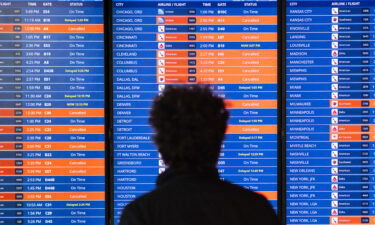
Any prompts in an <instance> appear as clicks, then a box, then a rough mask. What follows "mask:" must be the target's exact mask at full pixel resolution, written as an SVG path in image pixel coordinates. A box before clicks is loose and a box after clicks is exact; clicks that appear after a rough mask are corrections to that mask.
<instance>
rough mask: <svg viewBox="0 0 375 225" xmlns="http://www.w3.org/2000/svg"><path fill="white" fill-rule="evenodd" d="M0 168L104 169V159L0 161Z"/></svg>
mask: <svg viewBox="0 0 375 225" xmlns="http://www.w3.org/2000/svg"><path fill="white" fill-rule="evenodd" d="M21 162H22V164H21V165H19V163H21ZM17 163H18V166H17V165H16V164H17ZM0 167H7V168H9V167H14V168H21V167H22V168H27V167H74V168H78V167H85V168H86V167H104V159H74V158H73V159H17V160H15V159H0Z"/></svg>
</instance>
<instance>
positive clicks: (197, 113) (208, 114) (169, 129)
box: [149, 85, 229, 171]
mask: <svg viewBox="0 0 375 225" xmlns="http://www.w3.org/2000/svg"><path fill="white" fill-rule="evenodd" d="M228 118H229V112H228V111H227V110H226V108H225V104H224V100H223V99H222V98H220V97H217V96H215V95H214V94H213V93H212V92H211V90H210V87H209V86H202V85H179V86H167V87H166V88H165V90H164V91H163V93H162V94H161V95H160V96H158V97H156V98H155V100H154V103H153V106H152V110H151V116H150V120H149V121H150V124H151V125H152V126H153V127H154V130H155V136H154V141H155V144H156V145H157V147H158V149H159V152H160V154H161V156H162V158H163V160H164V162H165V164H166V165H168V166H169V167H170V168H173V169H176V170H196V171H204V170H206V169H209V168H215V167H216V163H217V161H218V158H219V155H220V149H221V144H222V141H223V140H224V137H225V130H226V127H227V120H228Z"/></svg>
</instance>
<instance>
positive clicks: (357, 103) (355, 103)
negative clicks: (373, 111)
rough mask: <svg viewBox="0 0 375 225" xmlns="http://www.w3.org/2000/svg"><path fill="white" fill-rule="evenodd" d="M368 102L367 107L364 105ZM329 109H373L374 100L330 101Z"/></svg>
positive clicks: (374, 105)
mask: <svg viewBox="0 0 375 225" xmlns="http://www.w3.org/2000/svg"><path fill="white" fill-rule="evenodd" d="M366 102H368V104H367V105H364V104H365V103H366ZM330 107H331V108H363V107H369V108H374V107H375V100H330Z"/></svg>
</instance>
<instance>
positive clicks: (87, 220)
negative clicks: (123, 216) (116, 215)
mask: <svg viewBox="0 0 375 225" xmlns="http://www.w3.org/2000/svg"><path fill="white" fill-rule="evenodd" d="M104 130H105V129H104V29H103V2H102V1H18V0H13V1H0V224H4V225H15V224H25V225H26V224H56V225H61V224H95V225H103V224H105V221H106V220H105V161H104V159H105V155H104V148H105V145H104V140H105V137H104Z"/></svg>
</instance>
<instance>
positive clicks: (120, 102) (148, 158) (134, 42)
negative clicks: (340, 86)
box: [113, 1, 278, 222]
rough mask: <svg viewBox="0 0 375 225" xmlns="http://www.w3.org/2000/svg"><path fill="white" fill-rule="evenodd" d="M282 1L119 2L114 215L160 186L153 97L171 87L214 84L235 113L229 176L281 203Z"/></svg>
mask: <svg viewBox="0 0 375 225" xmlns="http://www.w3.org/2000/svg"><path fill="white" fill-rule="evenodd" d="M277 37H278V36H277V2H276V1H243V2H235V1H114V2H113V58H114V59H113V70H114V72H113V80H114V86H113V93H114V107H113V108H114V209H115V212H114V216H115V222H116V221H117V220H118V218H119V216H120V215H121V211H122V208H123V207H124V206H125V205H126V204H127V203H129V202H130V201H131V200H133V199H134V198H136V197H138V196H140V195H142V194H144V193H145V192H146V191H150V190H152V189H153V188H154V187H155V181H156V177H157V176H158V174H159V173H161V172H162V171H164V169H165V166H164V164H163V162H162V160H161V159H160V156H159V155H158V153H157V150H156V147H155V146H154V145H153V143H152V133H153V130H152V129H151V127H150V126H149V125H148V116H149V111H150V107H151V103H152V100H153V98H154V97H155V96H156V95H157V94H158V93H160V91H162V90H163V89H164V87H165V86H166V85H170V84H175V85H178V84H195V83H209V84H212V88H213V90H214V91H215V92H216V93H217V94H218V95H220V96H222V97H225V98H226V99H227V101H228V106H229V108H230V112H231V119H230V121H229V124H230V125H229V128H228V131H227V138H226V140H225V142H224V144H223V152H222V155H221V159H220V161H219V166H218V168H219V172H220V173H221V176H222V178H223V179H225V180H229V181H232V182H234V183H236V184H239V185H242V186H243V187H245V188H248V189H252V190H254V191H257V192H260V193H262V194H264V195H265V196H266V197H267V198H268V199H269V200H270V201H271V203H272V204H273V206H274V207H275V209H276V206H277V204H276V203H277V53H278V51H277Z"/></svg>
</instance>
